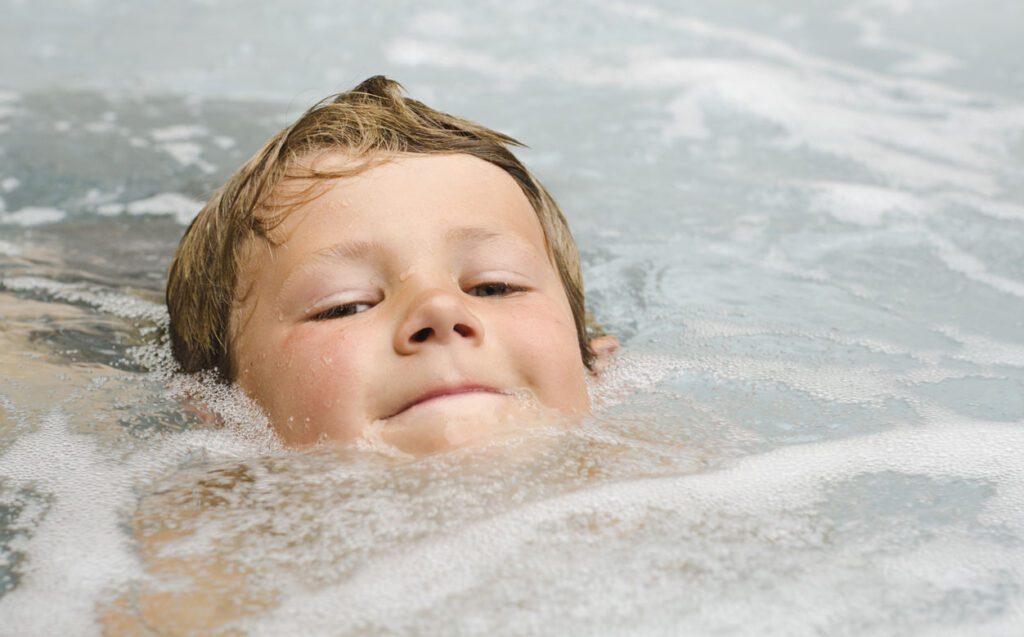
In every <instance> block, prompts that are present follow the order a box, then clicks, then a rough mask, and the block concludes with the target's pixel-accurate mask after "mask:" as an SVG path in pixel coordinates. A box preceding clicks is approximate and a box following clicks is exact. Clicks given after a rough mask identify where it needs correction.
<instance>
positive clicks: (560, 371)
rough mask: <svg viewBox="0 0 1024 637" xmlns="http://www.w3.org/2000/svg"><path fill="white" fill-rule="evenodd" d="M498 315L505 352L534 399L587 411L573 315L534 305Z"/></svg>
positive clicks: (565, 408)
mask: <svg viewBox="0 0 1024 637" xmlns="http://www.w3.org/2000/svg"><path fill="white" fill-rule="evenodd" d="M500 316H501V331H502V334H503V335H504V337H503V338H502V340H504V341H505V343H504V349H505V351H506V352H507V353H508V356H509V358H510V360H511V361H512V362H513V364H514V365H515V366H516V367H517V368H518V371H519V372H520V374H522V375H523V376H524V378H525V380H526V381H527V382H528V383H529V384H530V385H531V388H532V389H533V390H534V393H535V394H536V395H537V398H538V399H539V400H540V401H541V402H542V403H544V404H545V405H547V406H549V407H554V408H556V409H561V410H567V411H574V410H578V409H586V408H587V407H588V406H589V403H590V401H589V398H588V395H587V386H586V376H585V368H584V365H583V359H582V357H581V356H580V347H579V341H578V339H577V336H576V325H575V322H574V321H573V319H572V315H571V314H570V315H566V314H565V312H564V311H561V308H558V307H553V306H548V305H542V304H537V305H531V306H524V307H523V308H522V311H521V312H508V313H505V314H503V315H500Z"/></svg>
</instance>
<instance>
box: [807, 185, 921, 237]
mask: <svg viewBox="0 0 1024 637" xmlns="http://www.w3.org/2000/svg"><path fill="white" fill-rule="evenodd" d="M810 187H811V188H812V190H813V191H814V195H815V196H814V200H813V201H812V202H811V208H812V209H817V210H819V211H821V212H825V213H828V214H830V215H832V216H833V217H835V218H836V219H837V220H839V221H842V222H844V223H851V224H854V225H858V226H865V227H872V226H880V225H882V223H883V220H884V218H885V217H886V216H888V215H897V214H899V215H901V216H904V217H910V218H917V217H921V216H923V215H924V214H925V213H926V212H928V210H929V208H930V206H929V205H928V204H926V203H925V202H924V201H922V200H921V199H920V198H918V197H915V196H913V195H910V194H908V193H905V192H900V191H896V190H892V189H890V188H881V187H878V186H867V185H864V184H854V183H839V182H814V183H813V184H810Z"/></svg>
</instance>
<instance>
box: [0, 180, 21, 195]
mask: <svg viewBox="0 0 1024 637" xmlns="http://www.w3.org/2000/svg"><path fill="white" fill-rule="evenodd" d="M20 185H21V180H20V179H18V178H17V177H4V178H3V179H2V180H0V190H3V191H4V192H11V191H13V190H16V189H17V188H18V186H20Z"/></svg>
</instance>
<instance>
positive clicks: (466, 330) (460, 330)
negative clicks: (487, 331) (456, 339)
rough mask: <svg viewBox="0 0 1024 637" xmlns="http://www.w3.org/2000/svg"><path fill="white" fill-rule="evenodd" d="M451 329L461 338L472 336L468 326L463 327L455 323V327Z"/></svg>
mask: <svg viewBox="0 0 1024 637" xmlns="http://www.w3.org/2000/svg"><path fill="white" fill-rule="evenodd" d="M452 329H454V330H455V332H456V333H457V334H458V335H459V336H463V337H465V336H470V335H471V334H473V330H472V329H471V328H470V327H469V326H468V325H463V324H462V323H456V324H455V327H454V328H452Z"/></svg>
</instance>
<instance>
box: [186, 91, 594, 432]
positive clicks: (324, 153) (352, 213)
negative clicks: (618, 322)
mask: <svg viewBox="0 0 1024 637" xmlns="http://www.w3.org/2000/svg"><path fill="white" fill-rule="evenodd" d="M517 144H518V143H517V142H516V141H515V140H513V139H511V138H510V137H507V136H505V135H502V134H500V133H496V132H494V131H491V130H489V129H487V128H484V127H482V126H479V125H477V124H473V123H471V122H468V121H465V120H462V119H459V118H456V117H452V116H450V115H447V114H444V113H440V112H438V111H435V110H433V109H430V108H428V107H427V106H425V105H423V104H422V103H420V102H417V101H415V100H411V99H408V98H406V97H404V96H403V95H402V94H401V90H400V87H399V85H398V84H396V83H395V82H392V81H390V80H387V79H385V78H383V77H380V76H377V77H373V78H370V79H369V80H366V81H365V82H363V83H362V84H360V85H359V86H357V87H356V88H355V89H353V90H351V91H349V92H346V93H342V94H339V95H337V96H334V97H333V98H329V99H328V100H325V101H323V102H321V103H319V104H317V105H316V106H314V107H313V108H312V109H310V110H309V111H307V112H306V113H305V114H303V115H302V116H301V117H300V118H299V119H298V120H297V121H296V122H295V123H294V124H292V125H291V126H289V127H288V128H286V129H284V130H283V131H281V132H280V133H278V134H277V135H275V136H274V137H273V138H271V140H270V141H269V142H267V144H266V145H265V146H264V147H263V148H262V149H261V150H260V151H259V152H257V153H256V155H255V156H254V157H253V158H252V159H250V160H249V161H248V162H247V163H246V164H245V165H244V166H242V168H241V169H239V170H238V171H237V172H236V173H235V174H234V175H233V176H232V177H231V178H230V179H229V180H228V181H227V183H226V184H225V185H224V186H223V187H221V188H220V189H219V190H218V191H217V193H216V194H215V195H214V196H213V197H212V198H211V200H210V201H209V202H208V203H207V205H206V206H205V207H204V208H203V210H202V211H201V212H200V213H199V215H198V216H197V217H196V219H195V221H194V222H193V223H192V225H191V226H190V227H189V229H188V231H187V232H186V234H185V236H184V238H183V239H182V241H181V244H180V246H179V247H178V251H177V253H176V255H175V258H174V261H173V263H172V265H171V270H170V274H169V278H168V283H167V305H168V308H169V311H170V317H171V341H172V348H173V351H174V355H175V357H176V358H177V360H178V362H179V363H180V364H181V366H182V367H183V368H184V370H185V371H188V372H193V371H199V370H204V369H211V368H212V369H216V370H218V371H219V373H220V374H221V376H222V377H223V378H224V379H226V380H230V381H235V382H237V383H238V384H239V385H240V386H241V387H242V388H243V389H244V390H245V391H246V392H247V393H248V394H249V395H250V396H251V397H253V398H254V399H255V400H256V401H257V402H258V403H260V405H261V406H262V407H263V408H264V409H265V410H266V411H267V412H268V415H269V416H270V419H271V421H272V422H273V424H274V426H275V428H276V429H277V431H278V433H279V434H281V436H282V437H283V438H284V439H285V441H287V442H290V443H295V444H302V443H308V442H313V441H315V440H317V439H319V438H321V437H328V438H350V437H353V436H355V435H358V434H360V433H365V430H366V429H367V428H368V427H371V426H372V427H375V428H378V429H379V430H380V431H381V432H382V435H383V436H384V437H385V439H387V438H388V437H389V436H390V437H391V438H393V439H396V440H397V439H399V438H402V439H403V440H405V441H406V442H408V441H409V440H413V442H412V443H410V444H411V446H413V447H416V446H417V445H419V446H423V447H430V446H436V444H437V441H435V440H430V439H429V438H430V437H431V436H433V435H434V433H429V432H434V431H440V430H443V429H444V428H445V427H441V429H438V428H437V427H433V428H432V427H429V426H426V425H424V424H423V423H425V422H430V421H435V422H436V423H445V424H446V425H448V429H449V430H450V429H451V427H450V425H451V423H452V422H457V421H458V420H459V418H460V417H462V416H464V417H465V418H466V419H479V417H480V416H481V415H483V414H490V413H498V414H508V415H514V414H517V413H519V412H520V411H521V410H522V409H524V408H525V407H524V405H527V404H530V403H533V404H539V405H541V406H545V407H549V408H554V409H556V410H559V411H563V412H572V411H580V410H583V409H585V408H586V407H587V405H588V401H587V393H586V385H585V373H584V372H585V368H586V367H591V365H592V363H593V357H594V351H593V349H592V347H591V343H592V341H591V339H590V335H588V333H587V321H586V315H585V306H584V299H583V280H582V273H581V270H580V263H579V257H578V254H577V252H576V246H575V243H574V241H573V239H572V235H571V234H570V232H569V228H568V225H567V224H566V221H565V218H564V217H563V215H562V213H561V212H560V210H559V209H558V206H557V204H555V202H554V200H553V199H552V198H551V196H550V195H549V194H548V193H547V191H546V190H545V189H544V188H543V186H541V185H540V184H539V183H538V182H537V181H536V180H535V179H534V177H533V176H532V175H531V174H530V172H529V171H527V170H526V168H525V167H524V166H523V165H522V164H521V163H520V162H519V161H518V160H517V159H516V158H515V157H514V156H513V155H512V153H511V152H510V151H509V150H508V148H507V146H509V145H517ZM524 397H526V398H529V399H532V400H527V401H524V400H522V399H523V398H524ZM449 437H451V433H450V431H449ZM417 440H418V442H417ZM420 443H422V445H420Z"/></svg>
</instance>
